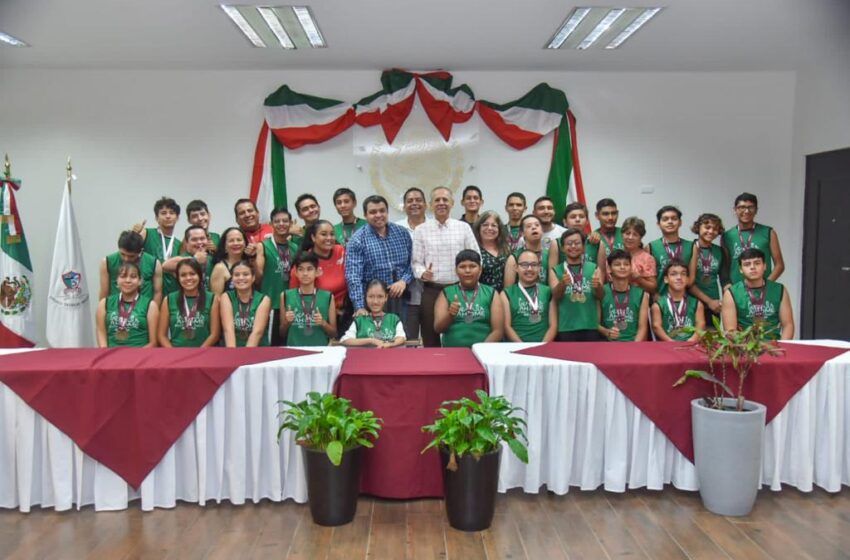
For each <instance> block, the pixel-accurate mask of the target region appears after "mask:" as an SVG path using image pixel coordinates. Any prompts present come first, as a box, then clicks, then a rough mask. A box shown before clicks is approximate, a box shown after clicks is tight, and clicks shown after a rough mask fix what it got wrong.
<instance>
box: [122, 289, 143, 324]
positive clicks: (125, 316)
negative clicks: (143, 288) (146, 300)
mask: <svg viewBox="0 0 850 560" xmlns="http://www.w3.org/2000/svg"><path fill="white" fill-rule="evenodd" d="M138 301H139V293H138V292H136V297H134V298H133V301H131V302H130V304H129V305H130V307H129V309H124V304H126V303H127V302H126V301H124V300H123V298H119V299H118V330H119V331H126V330H127V323H128V322H130V315H132V314H133V310H134V309H135V308H136V303H138Z"/></svg>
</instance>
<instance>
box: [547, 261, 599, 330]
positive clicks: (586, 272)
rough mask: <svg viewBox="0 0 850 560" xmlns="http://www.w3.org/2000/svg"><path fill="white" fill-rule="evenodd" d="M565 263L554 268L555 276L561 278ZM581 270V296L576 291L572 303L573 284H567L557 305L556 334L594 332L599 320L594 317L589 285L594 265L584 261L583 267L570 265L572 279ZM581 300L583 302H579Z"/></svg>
mask: <svg viewBox="0 0 850 560" xmlns="http://www.w3.org/2000/svg"><path fill="white" fill-rule="evenodd" d="M566 266H567V263H561V264H559V265H558V266H556V267H555V268H554V272H555V276H556V277H558V278H559V279H560V278H563V276H564V267H566ZM580 269H581V277H582V279H581V294H580V295H579V292H578V290H576V298H578V299H576V301H573V300H574V299H575V298H574V297H573V283H572V281H571V282H570V283H569V284H567V286H566V288H565V289H564V297H562V298H561V301H560V302H559V303H558V332H571V331H586V330H596V327H598V326H599V320H598V318H597V315H596V296H595V295H594V294H593V288H591V286H590V283H591V280H592V277H593V273H594V272H596V265H595V264H593V263H591V262H587V261H585V262H584V264H583V265H570V271H571V272H572V275H573V276H572V277H573V278H575V277H577V276H578V275H579V271H580ZM579 299H583V300H584V301H579Z"/></svg>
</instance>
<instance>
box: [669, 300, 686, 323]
mask: <svg viewBox="0 0 850 560" xmlns="http://www.w3.org/2000/svg"><path fill="white" fill-rule="evenodd" d="M686 299H687V298H685V297H683V298H682V299H681V300H680V301H679V303H678V305H677V306H676V307H673V304H674V303H675V302H674V301H673V296H670V295H668V296H667V309H669V310H670V315H672V316H673V327H674V328H678V327H684V326H685V321H686V319H687V318H688V308H687V306H686V305H685V300H686Z"/></svg>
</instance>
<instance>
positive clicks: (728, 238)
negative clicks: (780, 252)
mask: <svg viewBox="0 0 850 560" xmlns="http://www.w3.org/2000/svg"><path fill="white" fill-rule="evenodd" d="M771 231H773V229H772V228H771V227H770V226H766V225H763V224H756V225H755V228H754V229H751V230H745V231H743V232H740V235H739V231H738V226H735V227H733V228H732V229H730V230H729V231H727V232H725V233H724V234H723V237H722V239H721V241H722V244H723V246H724V247H726V250H727V251H729V258H730V259H731V260H732V262H731V263H730V264H729V281H730V282H732V283H733V284H735V283H737V282H743V281H744V275H743V274H741V270H740V269H739V268H738V256H739V255H740V254H741V253H742V252H743V251H744V249H748V248H753V249H759V250H760V251H761V252H762V253H764V265H765V268H764V277H765V278H767V277H768V276H770V271H771V270H773V254H772V253H771V252H770V232H771ZM742 240H743V243H742V242H741V241H742Z"/></svg>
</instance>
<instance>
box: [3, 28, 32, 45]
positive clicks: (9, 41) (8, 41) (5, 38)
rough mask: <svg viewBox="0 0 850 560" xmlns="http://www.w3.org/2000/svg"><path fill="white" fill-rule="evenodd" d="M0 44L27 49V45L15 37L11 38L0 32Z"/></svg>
mask: <svg viewBox="0 0 850 560" xmlns="http://www.w3.org/2000/svg"><path fill="white" fill-rule="evenodd" d="M0 42H3V43H6V44H7V45H11V46H13V47H28V46H29V43H26V42H24V41H21V40H20V39H18V38H16V37H12V36H11V35H9V34H8V33H3V32H2V31H0Z"/></svg>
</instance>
